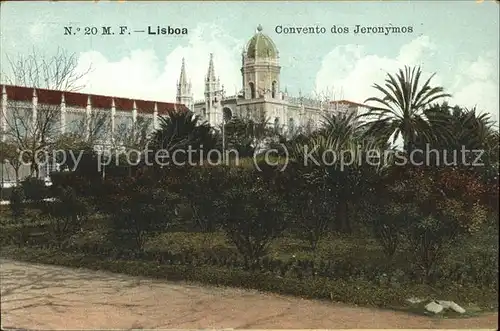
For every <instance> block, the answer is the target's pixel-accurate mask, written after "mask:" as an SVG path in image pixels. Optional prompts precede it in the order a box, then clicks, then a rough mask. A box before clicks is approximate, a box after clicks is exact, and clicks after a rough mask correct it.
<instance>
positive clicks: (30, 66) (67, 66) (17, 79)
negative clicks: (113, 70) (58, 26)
mask: <svg viewBox="0 0 500 331" xmlns="http://www.w3.org/2000/svg"><path fill="white" fill-rule="evenodd" d="M7 62H8V64H9V65H8V67H9V68H10V71H11V72H10V75H9V74H7V75H5V73H4V75H5V79H6V83H7V84H10V85H18V86H28V87H34V88H44V89H49V90H58V91H68V92H75V91H79V90H81V89H82V88H84V86H83V85H80V84H81V83H82V79H83V78H84V77H85V76H86V75H87V74H88V73H89V72H90V71H91V68H90V67H89V68H87V69H85V70H84V71H79V70H78V57H77V55H76V54H75V53H68V52H66V51H65V50H64V49H63V48H58V49H57V51H56V53H55V54H54V55H53V56H44V55H43V54H42V53H41V52H39V51H38V50H37V49H35V48H34V47H33V49H32V50H31V53H29V54H18V55H17V56H16V57H15V60H13V59H12V58H11V57H9V56H7Z"/></svg>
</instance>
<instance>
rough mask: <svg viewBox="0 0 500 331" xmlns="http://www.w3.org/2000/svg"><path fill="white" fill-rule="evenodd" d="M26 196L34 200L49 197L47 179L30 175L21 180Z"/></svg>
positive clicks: (37, 200)
mask: <svg viewBox="0 0 500 331" xmlns="http://www.w3.org/2000/svg"><path fill="white" fill-rule="evenodd" d="M21 185H22V188H23V190H24V196H25V197H26V199H27V200H31V201H32V202H40V201H42V200H43V199H45V198H47V197H48V189H47V186H45V181H44V180H42V179H38V178H35V177H28V178H26V179H25V180H23V181H22V182H21Z"/></svg>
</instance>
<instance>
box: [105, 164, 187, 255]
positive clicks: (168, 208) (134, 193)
mask: <svg viewBox="0 0 500 331" xmlns="http://www.w3.org/2000/svg"><path fill="white" fill-rule="evenodd" d="M105 188H106V193H107V195H105V196H103V197H102V201H101V203H100V210H102V211H104V212H106V213H107V214H108V215H110V218H111V235H112V238H111V239H112V240H113V241H115V242H117V243H118V244H119V245H124V244H125V243H130V244H132V247H131V248H134V249H140V250H142V249H143V247H144V243H145V240H146V236H147V235H148V234H149V233H151V232H155V231H159V230H165V229H166V227H167V226H168V225H169V223H170V219H171V218H172V216H173V213H174V210H175V207H176V205H177V203H178V198H177V196H176V195H174V194H172V193H171V192H170V191H169V190H168V188H166V187H164V186H163V185H162V183H161V182H159V181H158V180H157V178H156V177H155V176H154V174H152V172H151V171H149V172H148V173H144V174H139V175H138V176H137V177H133V178H123V179H122V180H121V181H116V180H112V181H107V184H106V185H105Z"/></svg>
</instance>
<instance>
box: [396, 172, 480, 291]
mask: <svg viewBox="0 0 500 331" xmlns="http://www.w3.org/2000/svg"><path fill="white" fill-rule="evenodd" d="M392 189H393V190H394V193H396V194H397V195H398V196H399V203H398V204H397V205H396V207H397V209H396V210H395V211H394V213H393V215H395V217H397V216H398V215H399V217H401V218H403V219H404V220H405V222H406V223H407V224H406V225H405V235H406V238H407V239H408V242H409V244H410V249H411V252H412V253H413V257H414V260H415V263H416V265H417V266H418V267H419V268H420V269H421V271H422V280H423V281H428V280H429V278H430V277H431V273H432V272H433V270H434V268H435V266H436V263H437V262H438V261H439V260H440V259H442V257H443V248H444V247H445V246H446V245H448V244H450V243H451V242H452V241H453V240H454V239H455V238H457V236H458V235H467V234H471V233H473V232H475V231H477V230H478V229H479V226H480V225H481V224H482V223H484V222H485V221H486V218H487V211H486V209H485V208H484V207H483V206H482V205H480V204H479V201H478V197H479V196H480V194H481V192H482V190H483V187H482V185H481V183H480V182H479V181H478V180H477V179H476V178H475V177H474V176H473V175H472V174H470V173H466V172H463V171H461V170H458V169H455V168H442V169H408V171H407V175H406V177H405V178H401V179H399V180H397V181H396V182H395V183H394V187H393V188H392Z"/></svg>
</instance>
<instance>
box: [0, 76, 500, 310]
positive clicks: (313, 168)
mask: <svg viewBox="0 0 500 331" xmlns="http://www.w3.org/2000/svg"><path fill="white" fill-rule="evenodd" d="M389 77H390V78H389V79H388V81H387V84H388V86H389V87H390V86H393V87H394V88H389V89H388V90H384V89H383V88H382V87H380V86H378V85H377V86H376V87H377V89H378V90H379V91H381V92H382V93H383V94H384V97H383V98H374V99H373V100H374V101H377V102H379V103H380V104H382V106H383V107H380V108H376V107H375V108H374V109H373V114H378V115H382V117H378V120H376V121H374V122H370V121H368V122H363V121H360V119H361V117H359V118H354V116H353V115H352V114H351V115H349V114H347V115H332V116H330V117H326V118H325V121H324V124H323V126H322V127H321V128H320V129H318V130H316V131H314V132H310V133H307V132H302V133H301V134H298V135H295V136H293V138H286V137H281V136H279V135H278V137H276V136H273V134H276V132H274V133H273V132H272V130H270V131H269V130H268V129H266V126H265V125H262V126H259V125H257V124H256V123H255V122H254V121H248V122H245V121H244V120H242V119H234V120H231V121H230V122H229V123H228V124H227V128H226V130H227V140H226V141H225V143H227V145H226V146H227V147H230V148H231V147H232V148H236V149H237V150H239V151H241V153H240V155H246V154H248V155H252V154H253V153H254V152H255V151H256V149H257V147H256V146H257V145H256V143H255V142H256V141H257V140H259V139H261V138H262V137H266V136H273V137H274V138H275V139H274V141H275V142H276V141H278V142H281V143H282V144H283V145H284V146H285V147H286V149H287V150H288V151H289V152H290V160H289V162H288V164H287V168H286V170H285V171H282V166H283V163H280V164H279V165H275V166H272V165H269V164H266V162H264V161H263V160H262V159H260V161H259V162H257V164H256V163H255V162H254V161H253V160H252V159H246V160H243V162H240V166H238V165H236V164H231V166H224V165H217V166H212V165H206V164H200V165H197V166H173V165H169V166H159V165H156V164H155V165H153V166H147V165H146V161H147V158H149V157H150V156H151V155H147V154H146V155H141V159H139V160H138V161H139V162H138V163H139V164H138V165H136V166H131V165H130V164H126V163H125V164H124V163H123V160H122V159H120V158H118V160H115V161H117V162H116V165H114V164H115V162H112V164H111V165H110V166H109V167H107V168H106V172H105V174H104V173H102V172H99V171H98V169H99V167H98V166H97V163H96V162H97V161H96V160H97V158H96V153H95V152H94V151H93V150H92V149H91V148H88V149H87V150H86V153H85V154H84V155H83V158H82V160H81V162H80V164H79V165H78V168H77V169H76V170H75V171H73V172H61V173H54V174H53V175H52V182H53V185H52V186H51V187H50V188H47V187H45V186H44V185H43V184H42V183H41V182H39V181H38V180H36V179H28V180H25V181H23V183H22V185H21V186H19V187H17V188H16V189H14V190H13V192H12V194H11V201H10V202H11V204H10V205H9V207H8V208H7V207H5V208H3V209H2V214H1V217H2V218H1V221H2V223H1V230H2V234H1V237H0V239H1V240H2V244H3V246H4V249H3V251H2V254H3V255H5V256H11V257H15V258H18V259H25V260H29V261H37V262H44V263H55V264H62V265H69V266H78V267H90V268H95V269H107V270H112V271H118V272H124V273H128V274H133V275H145V276H152V277H160V278H165V277H166V278H167V279H183V280H191V281H198V282H203V283H208V284H217V285H231V286H241V287H249V288H256V289H261V290H268V291H274V292H279V293H287V294H293V295H300V296H305V297H314V298H320V299H328V300H333V301H341V302H349V303H354V304H360V305H375V306H382V307H405V306H408V302H407V299H409V298H411V297H420V298H424V299H425V298H431V299H444V300H455V301H457V302H458V303H459V304H461V305H464V306H467V307H468V305H469V304H471V303H473V304H476V305H478V306H479V307H480V308H481V309H483V310H496V309H497V308H498V225H499V224H498V223H499V222H498V211H499V210H498V192H499V187H498V131H495V129H494V128H493V127H492V125H491V123H490V122H489V119H488V118H487V117H484V116H478V115H476V113H475V111H474V110H472V111H469V110H464V109H461V108H460V107H454V108H451V107H449V106H448V105H446V104H441V105H432V104H431V102H432V101H434V100H436V99H437V98H440V97H443V96H446V94H444V93H443V92H442V89H441V88H431V87H430V86H429V81H427V82H426V83H425V84H424V85H423V87H421V89H420V90H419V89H418V86H417V85H418V79H419V78H418V77H420V72H419V71H417V72H415V70H414V71H410V70H409V69H407V70H406V71H405V72H403V71H400V73H399V74H398V75H397V76H396V78H394V77H392V76H389ZM398 84H399V85H398ZM394 94H396V95H394ZM384 116H385V117H384ZM249 128H251V130H250V131H249V130H248V129H249ZM395 132H396V133H401V135H402V136H403V138H404V146H405V151H403V152H402V153H403V154H404V155H409V154H410V153H411V151H414V150H415V149H417V148H423V147H424V146H430V147H431V148H435V149H436V150H437V151H438V152H437V153H434V154H433V156H432V159H431V160H425V161H426V162H427V163H433V164H427V165H418V166H416V165H411V164H405V165H398V164H396V163H395V160H394V159H391V158H389V159H388V160H385V161H384V163H381V164H378V165H376V166H373V165H372V164H368V163H366V162H361V163H358V162H351V163H343V164H340V162H339V161H338V160H337V162H328V163H327V162H323V163H322V164H304V162H303V158H304V153H303V152H304V149H305V148H306V147H307V148H308V150H311V149H314V150H315V154H314V156H315V157H316V159H319V160H322V157H321V154H322V153H324V152H326V151H335V152H342V151H351V152H352V154H351V155H352V157H355V158H356V159H358V157H359V158H361V159H362V160H366V159H367V157H369V155H372V153H373V152H374V151H379V152H381V154H382V153H383V151H386V150H387V149H388V148H389V147H388V146H387V141H388V139H389V137H390V136H391V135H392V134H393V133H395ZM84 145H85V144H84V142H79V144H78V145H77V146H73V147H72V145H67V147H66V148H67V149H68V150H71V149H72V148H73V149H80V148H82V147H81V146H84ZM148 146H149V147H150V148H151V149H152V151H153V152H154V151H155V150H160V149H162V150H164V149H166V150H169V151H173V150H176V149H188V148H191V149H194V150H195V151H197V152H199V153H198V154H197V156H196V157H194V159H200V158H199V156H200V155H201V147H202V146H209V147H212V148H215V149H217V148H220V136H218V134H217V133H215V132H214V131H213V130H212V128H210V127H209V126H208V124H206V123H199V118H197V117H195V116H192V114H186V113H178V112H172V113H171V114H170V116H169V117H167V118H164V119H162V121H161V128H160V129H159V130H158V131H156V132H155V133H154V134H153V136H152V137H151V139H150V141H149V145H148ZM268 147H272V143H271V146H268ZM462 147H464V148H465V149H468V150H473V149H480V150H483V151H484V153H482V155H481V158H480V160H479V161H480V162H481V164H482V165H481V166H472V165H471V164H470V162H471V160H469V159H465V160H464V159H461V160H460V161H461V163H457V162H453V161H454V160H450V156H452V155H453V153H449V154H447V153H444V151H445V150H446V151H460V150H461V149H462ZM204 161H206V160H204ZM414 161H421V160H414ZM439 161H440V162H439ZM443 161H447V162H448V163H447V164H448V165H445V166H443ZM455 161H457V160H455ZM476 161H477V160H476ZM201 163H204V162H201ZM278 163H279V162H278ZM71 167H72V166H71ZM45 197H51V198H53V199H54V201H52V202H47V201H45V200H44V198H45Z"/></svg>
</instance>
